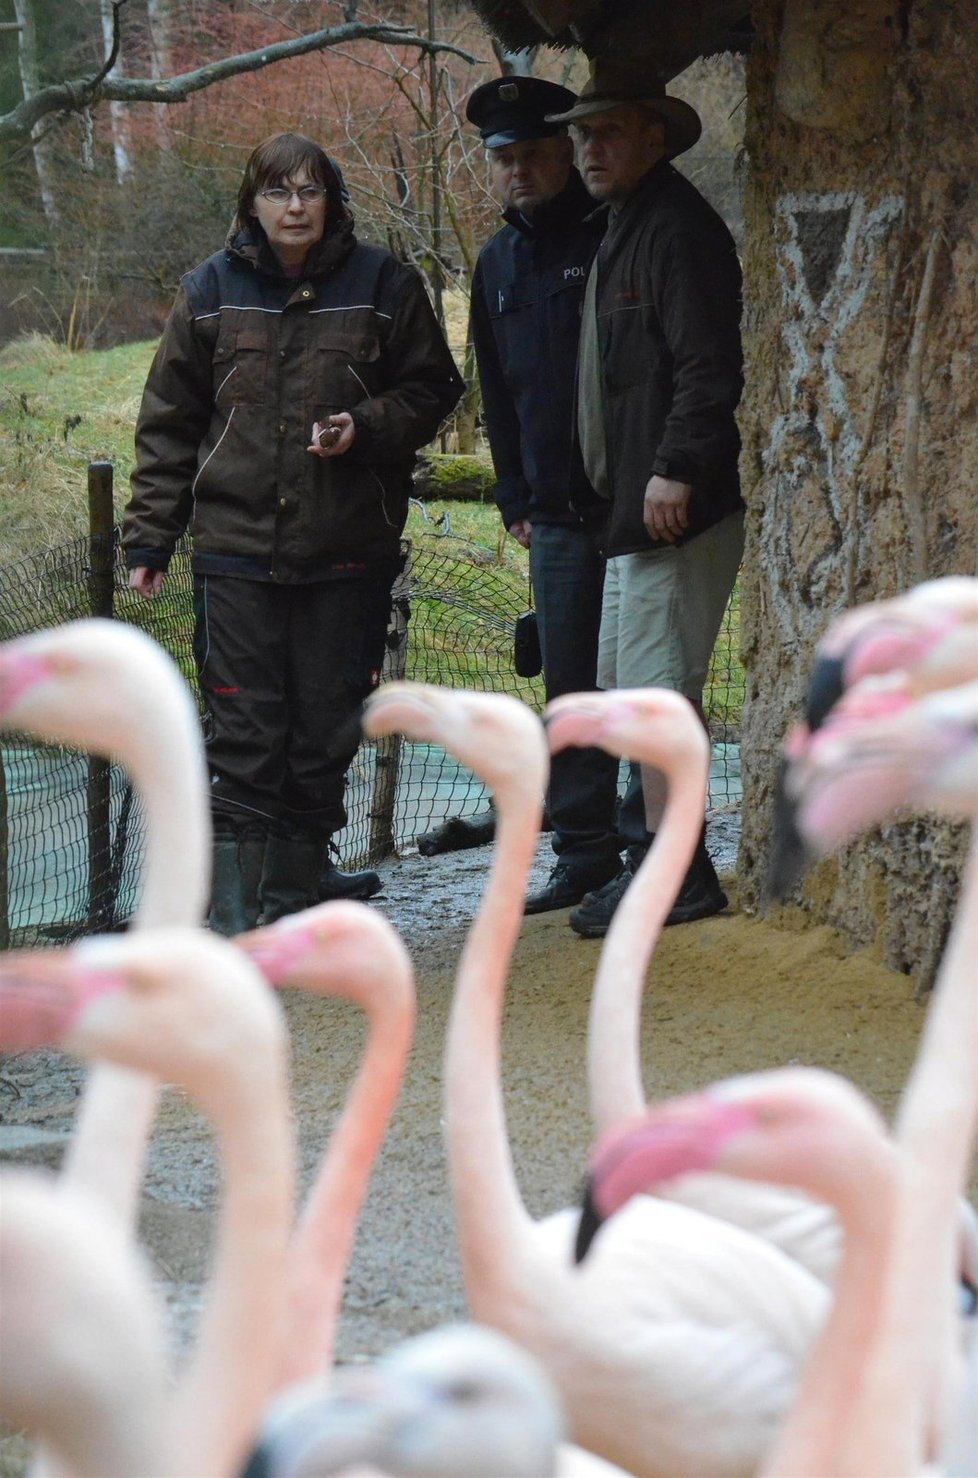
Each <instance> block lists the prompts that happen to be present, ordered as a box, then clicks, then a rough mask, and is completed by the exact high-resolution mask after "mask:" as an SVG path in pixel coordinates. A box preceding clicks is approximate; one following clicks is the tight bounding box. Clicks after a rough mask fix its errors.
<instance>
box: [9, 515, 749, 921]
mask: <svg viewBox="0 0 978 1478" xmlns="http://www.w3.org/2000/svg"><path fill="white" fill-rule="evenodd" d="M405 555H406V561H405V569H404V572H403V574H402V575H401V577H400V578H399V580H398V582H397V584H396V585H395V588H394V601H393V616H392V622H391V626H390V628H389V632H388V651H387V656H386V660H385V664H384V672H383V677H382V681H388V680H390V679H391V678H393V677H407V678H410V679H413V680H416V681H420V682H429V683H436V684H441V685H445V686H451V687H464V688H470V689H478V690H480V691H484V692H506V693H510V694H513V695H514V696H516V697H518V698H521V699H522V700H523V701H524V702H526V703H528V704H530V706H531V707H533V708H534V709H535V710H537V711H538V712H539V710H540V709H541V708H542V706H543V701H544V696H543V682H542V679H540V678H534V679H526V678H520V677H517V676H516V674H515V672H514V670H513V623H514V621H515V619H516V617H517V616H518V615H519V614H520V612H521V611H523V610H524V609H525V606H526V577H525V574H524V573H523V572H521V571H520V570H518V569H515V568H512V567H510V566H506V565H504V564H501V563H500V562H499V560H498V559H497V557H496V555H495V553H494V552H493V551H491V550H488V549H483V548H481V547H478V546H475V545H472V544H469V543H467V542H465V541H463V540H459V539H455V538H452V537H450V536H444V535H427V534H422V535H421V536H419V537H418V538H416V539H414V540H412V542H411V543H409V544H408V543H406V544H405ZM109 612H111V613H112V614H113V615H114V616H115V618H116V619H118V620H122V621H127V622H130V623H131V624H133V625H135V626H139V627H140V628H141V629H142V630H143V631H145V632H147V633H148V634H149V635H150V636H152V637H154V638H155V639H156V641H158V642H159V643H160V644H161V645H162V646H163V647H164V648H165V649H166V650H167V651H168V652H169V654H170V655H171V656H172V657H173V659H174V660H175V662H176V663H177V665H178V666H179V668H180V670H181V671H182V672H183V674H184V676H185V677H186V679H187V681H188V682H189V683H190V684H191V686H192V687H193V688H194V690H195V691H196V689H197V680H196V672H195V668H194V662H193V650H192V635H193V605H192V578H191V571H190V551H189V544H188V543H187V542H184V543H182V544H181V545H180V546H179V548H178V550H177V552H176V555H175V557H174V559H173V562H172V564H171V566H170V573H169V576H168V578H167V581H166V585H165V588H164V591H163V593H162V594H161V595H160V596H159V597H158V598H157V599H156V600H153V601H144V600H142V599H141V598H140V597H139V596H138V595H136V594H135V593H134V592H132V591H130V590H129V588H128V584H127V574H126V571H125V569H124V566H123V563H122V558H121V554H120V551H119V547H118V538H117V531H116V530H107V531H106V532H104V533H102V534H99V535H96V536H93V537H92V538H90V539H87V538H81V539H78V540H75V541H72V542H70V543H66V544H64V545H62V546H61V547H59V548H57V549H52V550H46V551H44V552H43V553H40V554H38V555H36V556H34V557H33V558H30V559H26V560H22V561H20V562H19V563H17V564H15V565H12V566H8V567H7V568H6V569H4V570H3V572H2V575H0V640H9V639H10V638H12V637H15V636H19V635H23V634H25V633H27V632H30V631H36V630H39V629H41V628H44V627H49V626H55V625H58V624H60V623H62V622H65V621H71V620H75V619H77V618H79V617H82V616H88V615H92V614H103V615H104V614H108V613H109ZM738 628H739V619H738V611H737V603H736V597H735V598H734V601H733V602H732V603H731V607H730V609H729V610H728V612H727V616H726V620H725V625H724V630H723V632H722V634H721V638H720V640H719V641H718V643H717V649H716V653H715V656H714V662H713V669H712V671H711V678H710V684H709V689H708V693H707V710H708V713H709V715H710V720H711V730H712V733H713V739H714V764H713V773H712V776H711V788H710V802H711V805H712V806H714V807H715V806H722V805H731V804H735V803H736V802H737V801H738V799H739V794H740V774H739V719H740V709H741V706H742V702H743V690H744V679H743V673H742V671H741V670H740V667H739V662H738V660H737V653H738V648H739V629H738ZM0 740H2V745H0V947H8V946H11V945H22V944H35V943H45V942H52V941H57V942H63V941H66V940H69V939H72V938H75V937H78V936H79V935H81V934H85V933H88V932H91V931H93V930H104V929H111V928H115V927H119V926H120V925H121V924H122V923H124V922H125V920H126V919H128V918H129V916H130V915H131V913H132V911H133V908H134V907H135V902H136V896H137V890H138V879H139V873H140V864H141V857H142V848H143V833H144V822H143V818H142V814H141V811H140V807H139V803H138V800H137V799H136V798H135V797H134V795H133V792H132V790H131V788H130V785H129V783H128V779H127V777H126V775H125V774H124V773H123V772H122V771H121V769H120V768H119V767H118V766H117V765H113V764H109V763H108V762H106V761H104V760H101V759H99V758H96V757H92V756H88V755H85V754H79V753H77V752H75V751H72V750H68V749H65V748H61V747H54V746H45V745H39V744H37V743H35V742H34V741H33V740H32V739H30V738H28V737H25V736H20V735H16V734H11V733H3V734H0ZM488 803H489V797H488V796H487V794H486V790H485V787H484V786H483V785H482V783H481V782H480V781H478V780H477V779H476V778H475V777H474V776H472V775H471V774H470V773H469V772H468V771H467V770H465V769H463V768H461V767H460V766H459V765H458V764H457V763H456V762H455V761H454V760H453V759H452V758H451V756H448V755H446V754H445V753H444V751H442V750H441V749H440V748H438V747H437V746H434V745H424V744H412V743H409V742H408V741H406V740H403V739H400V738H399V737H397V736H395V737H393V738H389V739H382V740H379V741H377V742H376V743H374V742H373V741H364V743H363V744H362V745H361V747H360V750H359V752H358V754H357V756H356V758H355V760H354V763H353V765H352V767H351V770H350V774H349V777H348V782H347V809H348V814H349V819H348V823H347V826H346V828H345V830H344V831H343V832H342V833H341V834H340V835H339V836H338V837H337V838H336V840H337V843H338V846H339V848H340V861H341V863H342V865H344V866H347V867H351V866H363V865H365V864H370V863H374V862H377V861H379V860H380V859H381V858H383V857H385V856H388V855H390V854H391V853H392V852H395V851H400V850H403V849H404V848H406V847H409V846H411V845H412V844H413V843H414V841H415V839H416V838H417V837H418V836H421V835H423V834H425V833H427V832H431V830H432V829H433V828H436V827H439V826H441V825H442V824H443V823H445V821H446V818H456V817H458V818H464V817H471V816H474V815H477V814H479V813H483V814H484V813H485V811H486V808H487V806H488Z"/></svg>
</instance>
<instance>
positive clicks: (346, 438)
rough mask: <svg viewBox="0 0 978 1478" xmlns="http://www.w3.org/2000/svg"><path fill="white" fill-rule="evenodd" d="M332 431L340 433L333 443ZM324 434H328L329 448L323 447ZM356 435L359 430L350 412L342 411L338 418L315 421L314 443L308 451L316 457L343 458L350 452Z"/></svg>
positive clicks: (313, 429) (313, 424) (313, 427)
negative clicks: (322, 438) (330, 434)
mask: <svg viewBox="0 0 978 1478" xmlns="http://www.w3.org/2000/svg"><path fill="white" fill-rule="evenodd" d="M330 431H338V432H339V435H338V436H337V438H336V440H335V441H333V442H330V440H329V433H330ZM323 432H325V433H326V441H327V442H328V443H329V444H328V445H327V446H323V444H322V442H321V441H320V440H319V438H320V435H321V434H322V433H323ZM356 434H357V428H356V426H355V425H354V424H353V417H352V416H351V415H350V412H349V411H340V413H339V415H338V416H330V418H329V420H328V421H313V423H312V442H311V444H310V445H309V446H307V447H306V451H307V452H312V454H313V456H315V457H342V455H343V453H344V452H348V451H349V450H350V448H351V446H352V445H353V439H354V437H355V436H356Z"/></svg>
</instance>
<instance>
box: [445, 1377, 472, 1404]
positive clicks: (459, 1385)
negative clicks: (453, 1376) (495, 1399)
mask: <svg viewBox="0 0 978 1478" xmlns="http://www.w3.org/2000/svg"><path fill="white" fill-rule="evenodd" d="M445 1395H446V1396H447V1397H448V1399H449V1401H452V1402H454V1403H456V1404H457V1405H460V1406H462V1405H467V1406H470V1405H472V1403H473V1402H475V1401H478V1399H479V1395H480V1392H479V1387H478V1386H477V1385H476V1383H475V1381H471V1380H464V1379H461V1378H460V1379H459V1380H455V1381H452V1382H451V1383H450V1384H449V1385H448V1386H446V1387H445Z"/></svg>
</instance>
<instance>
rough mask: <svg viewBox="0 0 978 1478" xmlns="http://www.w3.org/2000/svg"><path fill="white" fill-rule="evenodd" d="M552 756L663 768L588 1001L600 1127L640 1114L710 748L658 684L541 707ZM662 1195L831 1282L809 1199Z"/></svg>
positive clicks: (712, 1188) (712, 1179)
mask: <svg viewBox="0 0 978 1478" xmlns="http://www.w3.org/2000/svg"><path fill="white" fill-rule="evenodd" d="M544 723H545V726H546V729H547V737H548V740H549V744H550V749H551V752H554V751H557V750H560V749H563V748H564V747H565V746H566V745H568V744H576V745H595V746H598V747H599V748H602V749H605V750H606V751H607V752H608V753H609V754H614V755H619V756H621V755H626V754H627V755H630V756H632V758H634V759H637V760H640V761H641V762H642V764H643V765H650V766H652V767H653V768H655V769H656V770H658V771H660V772H661V773H663V774H664V775H665V777H666V781H667V784H668V795H667V803H666V809H665V812H664V814H663V817H662V821H661V823H660V825H659V828H658V830H657V832H656V837H655V841H654V842H653V844H652V846H651V848H650V849H649V851H648V853H647V854H646V856H645V859H644V861H643V862H642V864H641V866H640V867H639V869H638V871H637V872H636V874H635V877H634V878H633V880H632V882H631V884H630V886H629V888H628V891H627V892H626V894H625V896H624V898H623V899H622V901H621V903H620V904H619V906H618V908H617V910H616V911H615V916H614V918H613V919H612V922H611V928H610V929H609V931H608V934H607V936H606V937H605V940H604V944H603V947H602V950H601V954H600V957H599V961H598V970H597V975H596V977H595V982H594V993H593V995H592V997H591V1013H590V1023H589V1027H588V1089H589V1099H590V1105H591V1117H592V1119H593V1121H594V1127H595V1132H596V1133H597V1134H602V1133H605V1132H606V1131H607V1130H609V1129H611V1128H612V1127H613V1126H614V1125H615V1124H616V1123H618V1122H620V1121H621V1120H625V1119H631V1118H634V1117H636V1116H637V1115H638V1114H640V1113H641V1112H642V1110H643V1108H644V1107H645V1092H644V1089H643V1086H642V1058H641V1036H640V1021H641V1012H642V997H643V991H644V986H645V978H646V974H647V971H648V964H649V960H650V958H651V956H652V953H653V951H654V949H655V946H656V943H657V942H658V938H659V935H660V933H661V931H662V928H663V926H664V924H665V920H666V917H667V915H668V913H669V910H670V908H671V907H672V904H673V901H674V899H675V895H676V893H677V891H678V889H679V886H680V883H681V882H682V879H683V877H684V876H685V874H686V869H687V867H688V866H689V861H690V858H691V857H692V855H693V851H694V849H695V847H696V843H697V841H698V839H699V835H700V830H701V826H702V818H703V811H704V807H705V803H706V789H707V784H708V779H709V763H710V746H709V740H708V738H707V735H706V733H705V731H704V729H703V725H702V724H701V723H700V721H699V719H698V718H697V715H696V712H695V710H694V709H693V707H692V705H691V704H690V703H689V701H688V699H686V698H684V697H682V695H681V694H679V693H674V692H671V691H669V690H667V689H665V688H640V689H634V690H629V691H615V692H606V693H571V694H567V695H566V696H564V697H561V698H557V699H555V700H554V701H553V702H552V703H549V704H548V705H547V707H546V709H545V710H544ZM658 1193H659V1194H660V1195H666V1196H668V1197H669V1198H670V1199H673V1200H676V1201H678V1202H681V1203H682V1204H683V1205H687V1206H692V1207H694V1208H695V1209H696V1210H699V1211H704V1212H707V1213H708V1214H709V1215H712V1216H717V1217H719V1218H721V1220H723V1221H729V1222H732V1223H734V1224H735V1225H736V1226H740V1227H743V1228H744V1230H745V1231H748V1232H752V1233H754V1234H755V1235H757V1236H760V1237H762V1238H764V1239H765V1240H766V1241H769V1242H770V1243H771V1244H772V1245H773V1246H776V1247H779V1248H780V1249H781V1250H782V1251H783V1252H785V1253H787V1255H788V1256H789V1257H792V1258H794V1259H795V1261H797V1262H798V1263H800V1264H801V1266H803V1267H804V1268H806V1269H807V1270H808V1271H809V1272H810V1273H812V1274H813V1275H814V1276H815V1277H817V1278H819V1279H820V1280H821V1281H823V1282H826V1283H831V1281H832V1278H833V1277H834V1273H835V1269H836V1266H837V1264H838V1260H839V1251H840V1234H839V1225H838V1221H837V1218H836V1217H835V1214H834V1213H833V1212H832V1211H831V1210H830V1208H829V1207H827V1206H824V1205H819V1204H817V1203H815V1202H813V1201H811V1200H810V1199H809V1198H808V1197H806V1196H801V1195H799V1194H797V1193H792V1192H790V1191H788V1190H786V1189H783V1188H781V1187H775V1186H761V1185H746V1184H743V1183H741V1182H739V1181H737V1180H734V1179H732V1178H726V1177H722V1176H715V1175H709V1176H699V1175H696V1176H689V1177H687V1178H685V1179H684V1180H683V1181H681V1182H679V1183H675V1184H674V1183H672V1182H670V1183H669V1184H668V1185H666V1186H664V1187H662V1188H661V1190H660V1191H659V1192H658Z"/></svg>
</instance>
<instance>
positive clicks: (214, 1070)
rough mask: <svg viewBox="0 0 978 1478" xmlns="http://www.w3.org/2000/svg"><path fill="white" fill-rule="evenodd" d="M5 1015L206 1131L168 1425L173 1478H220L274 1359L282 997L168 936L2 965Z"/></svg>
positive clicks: (254, 1417) (217, 957)
mask: <svg viewBox="0 0 978 1478" xmlns="http://www.w3.org/2000/svg"><path fill="white" fill-rule="evenodd" d="M59 997H60V1005H59V1006H58V1008H57V1010H56V1011H52V1009H51V1005H50V1003H51V1000H52V998H54V999H55V1000H57V999H58V998H59ZM32 1000H33V1001H36V1002H37V1003H38V1004H39V1007H40V1009H39V1010H38V1013H37V1028H36V1032H35V1035H34V1038H33V1040H32V1041H31V1040H30V1034H29V1031H28V1026H27V1021H26V1019H25V1018H26V1016H27V1014H28V1013H29V1010H30V1003H31V1001H32ZM8 1006H10V1007H11V1015H12V1016H13V1018H14V1019H15V1021H16V1024H17V1039H18V1041H19V1044H20V1046H22V1047H23V1046H26V1045H32V1046H59V1047H61V1048H63V1049H64V1050H66V1051H69V1052H71V1053H73V1054H74V1055H76V1056H78V1057H81V1058H83V1059H84V1060H86V1061H91V1060H93V1059H96V1058H97V1059H99V1060H105V1061H111V1062H116V1063H120V1064H123V1065H125V1066H126V1067H129V1068H133V1069H135V1070H137V1071H138V1072H141V1073H146V1074H148V1075H151V1076H152V1077H153V1078H154V1079H155V1080H157V1081H168V1082H173V1083H176V1084H178V1085H179V1086H181V1087H182V1088H183V1089H184V1090H185V1091H186V1092H187V1093H189V1094H190V1095H191V1096H192V1097H193V1099H194V1100H195V1102H196V1103H197V1104H198V1105H199V1106H200V1108H201V1109H202V1110H203V1112H204V1113H205V1114H206V1115H207V1116H208V1118H209V1119H210V1120H211V1122H212V1124H213V1126H214V1129H215V1132H216V1135H217V1138H218V1143H219V1149H220V1154H221V1161H222V1167H223V1172H224V1192H223V1196H222V1201H221V1211H220V1220H219V1226H218V1233H217V1242H216V1247H215V1252H214V1258H213V1268H212V1273H211V1279H210V1284H209V1288H208V1295H207V1300H206V1304H205V1308H204V1312H203V1314H202V1316H201V1320H200V1325H199V1329H198V1333H197V1337H196V1341H195V1344H194V1347H193V1350H192V1353H191V1355H190V1358H189V1359H188V1360H187V1362H186V1364H185V1365H184V1367H183V1369H182V1370H181V1372H180V1375H179V1379H178V1382H177V1386H176V1390H175V1392H174V1393H173V1395H172V1399H171V1402H170V1405H169V1409H168V1423H169V1432H170V1439H171V1441H170V1453H171V1460H172V1464H173V1466H172V1468H171V1471H172V1472H173V1473H194V1474H195V1475H201V1478H230V1475H233V1474H234V1473H236V1471H237V1468H238V1465H239V1463H240V1461H241V1460H242V1458H243V1457H244V1455H245V1454H246V1452H247V1451H248V1449H249V1447H250V1445H251V1443H252V1441H253V1438H254V1433H255V1431H256V1429H257V1425H258V1422H259V1420H260V1417H261V1412H262V1410H263V1408H264V1406H265V1404H266V1402H267V1401H268V1399H269V1397H270V1395H271V1392H272V1389H273V1387H274V1382H275V1377H276V1374H277V1371H278V1369H279V1366H280V1360H281V1340H282V1337H283V1330H284V1305H285V1297H284V1288H285V1265H286V1258H287V1248H288V1238H289V1232H290V1229H291V1221H292V1209H293V1192H294V1173H293V1147H292V1123H291V1116H290V1111H289V1090H288V1043H287V1034H286V1031H285V1024H284V1020H283V1018H282V1015H281V1011H280V1009H279V1006H278V1002H277V1001H276V999H275V997H274V995H273V993H272V992H271V991H269V989H268V987H267V986H266V984H265V982H264V980H263V979H262V978H261V976H260V974H259V973H258V971H257V969H256V968H255V967H254V966H253V965H252V964H251V963H250V962H249V961H248V960H247V959H246V958H245V957H244V956H243V954H242V953H241V952H240V951H239V950H237V949H235V948H234V947H233V946H232V945H231V944H229V943H228V942H227V941H225V940H222V939H220V938H218V937H216V936H214V935H209V934H206V933H204V932H203V931H202V930H197V929H177V928H172V929H166V930H144V931H139V932H137V933H131V934H128V935H125V936H122V935H118V936H111V937H101V938H93V939H89V940H86V941H84V942H82V943H81V944H78V945H75V946H73V947H72V948H70V949H68V950H65V951H53V950H35V951H12V952H10V953H8V954H6V955H3V956H0V1007H3V1008H4V1009H3V1015H4V1018H5V1019H6V1017H7V1007H8ZM55 1021H57V1031H56V1034H53V1033H52V1025H53V1023H54V1022H55Z"/></svg>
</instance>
